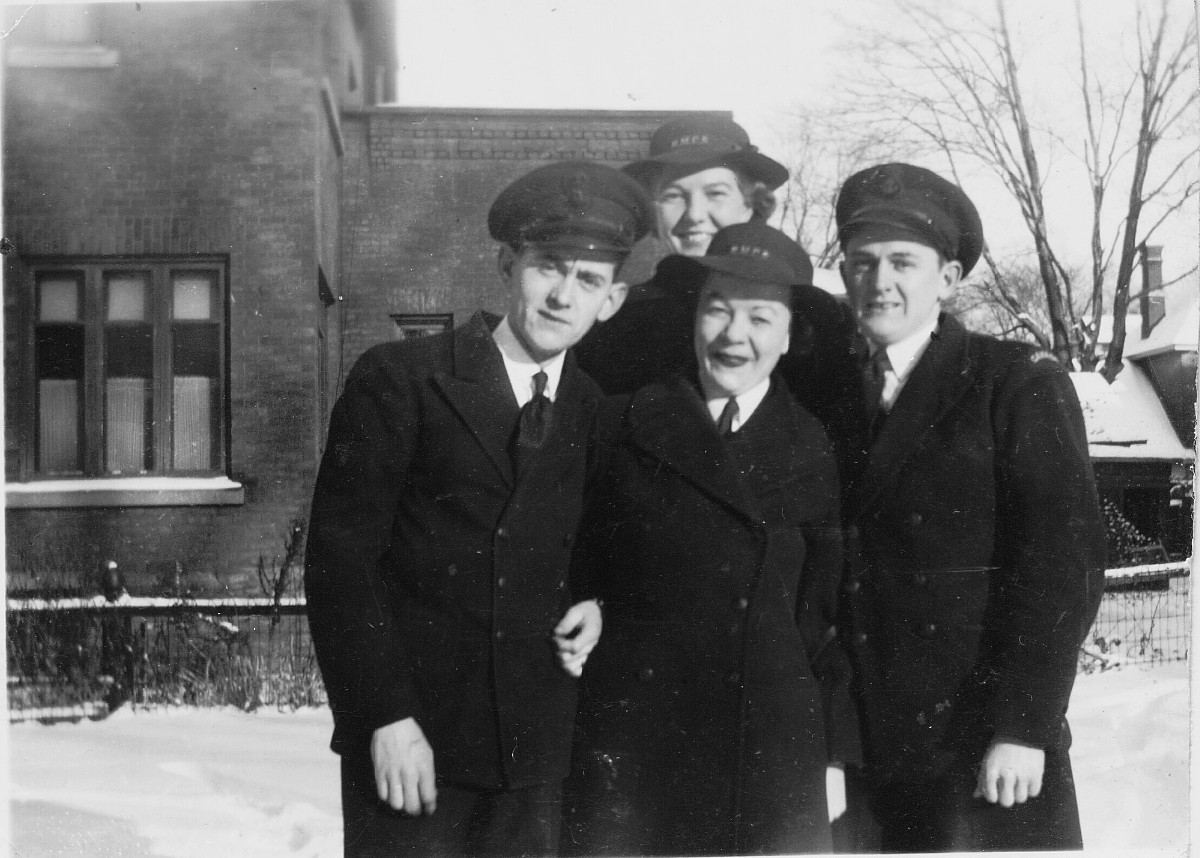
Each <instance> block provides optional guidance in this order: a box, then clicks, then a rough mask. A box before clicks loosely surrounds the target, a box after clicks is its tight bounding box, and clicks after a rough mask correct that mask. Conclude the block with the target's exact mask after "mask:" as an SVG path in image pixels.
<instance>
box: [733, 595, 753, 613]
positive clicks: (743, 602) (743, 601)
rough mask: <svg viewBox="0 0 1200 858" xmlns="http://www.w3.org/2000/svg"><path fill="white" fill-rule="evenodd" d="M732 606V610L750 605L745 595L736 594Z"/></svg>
mask: <svg viewBox="0 0 1200 858" xmlns="http://www.w3.org/2000/svg"><path fill="white" fill-rule="evenodd" d="M733 607H734V610H737V611H744V610H746V609H747V608H748V607H750V600H749V599H747V598H746V597H745V596H738V597H737V598H736V599H734V600H733Z"/></svg>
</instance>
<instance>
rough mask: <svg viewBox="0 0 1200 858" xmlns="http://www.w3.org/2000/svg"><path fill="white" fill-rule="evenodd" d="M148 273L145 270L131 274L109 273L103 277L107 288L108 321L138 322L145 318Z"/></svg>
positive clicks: (106, 316) (106, 317)
mask: <svg viewBox="0 0 1200 858" xmlns="http://www.w3.org/2000/svg"><path fill="white" fill-rule="evenodd" d="M147 282H149V275H148V274H146V273H145V272H136V273H132V274H124V273H123V274H109V275H108V276H107V277H106V278H105V285H106V286H107V288H108V311H107V314H106V315H105V319H106V320H107V321H109V322H140V321H142V320H143V319H145V318H146V291H147V290H146V284H147Z"/></svg>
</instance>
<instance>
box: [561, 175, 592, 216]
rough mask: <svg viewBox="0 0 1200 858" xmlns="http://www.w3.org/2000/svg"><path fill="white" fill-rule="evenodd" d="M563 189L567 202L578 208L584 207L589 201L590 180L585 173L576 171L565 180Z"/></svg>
mask: <svg viewBox="0 0 1200 858" xmlns="http://www.w3.org/2000/svg"><path fill="white" fill-rule="evenodd" d="M563 191H564V193H565V195H566V198H567V202H568V203H570V204H571V206H572V207H574V208H576V209H583V208H585V207H586V206H587V203H588V197H589V194H588V180H587V176H585V175H584V174H583V173H575V174H573V175H572V176H570V177H568V178H566V179H564V180H563Z"/></svg>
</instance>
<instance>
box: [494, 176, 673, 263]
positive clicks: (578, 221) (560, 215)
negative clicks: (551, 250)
mask: <svg viewBox="0 0 1200 858" xmlns="http://www.w3.org/2000/svg"><path fill="white" fill-rule="evenodd" d="M653 218H654V209H653V207H652V204H651V202H650V198H649V197H648V196H646V192H645V191H644V190H643V189H642V186H641V185H639V184H638V183H637V182H635V181H633V180H632V179H631V178H629V177H628V176H626V175H625V174H624V173H622V172H620V171H619V170H614V169H613V168H611V167H605V166H603V165H601V164H597V163H594V162H592V161H560V162H557V163H554V164H549V165H547V166H545V167H538V168H537V169H536V170H534V171H532V172H530V173H526V174H525V175H524V176H522V177H521V178H519V179H517V180H516V181H515V182H513V183H512V184H511V185H509V186H508V187H507V188H505V189H504V190H503V191H501V192H500V195H499V196H498V197H496V201H495V202H494V203H492V207H491V209H490V210H489V211H488V231H489V232H490V233H491V234H492V238H494V239H496V240H497V241H503V242H504V243H505V244H509V245H512V246H513V247H520V246H521V245H524V244H538V245H543V246H549V247H561V248H564V249H570V250H583V251H597V252H602V253H618V254H622V253H629V251H630V250H631V249H632V248H633V245H634V244H635V243H636V242H637V241H638V239H640V238H642V237H643V236H645V235H646V233H647V232H649V231H650V225H651V223H652V222H653Z"/></svg>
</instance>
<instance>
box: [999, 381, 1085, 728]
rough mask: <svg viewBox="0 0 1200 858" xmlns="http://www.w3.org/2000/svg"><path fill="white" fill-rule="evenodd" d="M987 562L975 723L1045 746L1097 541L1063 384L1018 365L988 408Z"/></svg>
mask: <svg viewBox="0 0 1200 858" xmlns="http://www.w3.org/2000/svg"><path fill="white" fill-rule="evenodd" d="M994 427H995V440H996V446H997V458H996V484H997V497H996V505H997V509H996V516H997V525H998V526H997V531H996V541H997V558H998V560H999V561H1000V562H999V566H1000V568H1001V569H1002V570H1003V573H1002V575H1003V577H1002V579H1001V580H1000V581H999V586H998V591H997V598H996V599H995V600H994V601H993V602H992V604H991V606H990V608H991V609H992V611H993V617H992V618H989V621H988V622H987V626H988V627H989V628H990V629H992V630H993V631H994V634H995V637H996V639H995V640H994V641H993V642H992V646H991V647H989V649H990V650H991V654H992V658H991V659H989V667H990V668H991V671H992V672H991V675H990V676H989V677H987V681H989V682H990V684H992V685H993V693H992V694H991V695H990V704H989V707H988V711H987V713H986V717H987V720H988V721H989V723H990V726H991V728H992V729H993V730H994V734H995V735H996V736H1000V737H1005V738H1009V739H1015V740H1018V741H1021V742H1026V743H1028V744H1031V745H1035V746H1040V747H1051V746H1053V745H1055V744H1056V743H1057V741H1058V738H1059V733H1060V730H1061V723H1062V716H1063V715H1064V710H1065V708H1066V703H1067V700H1068V699H1069V697H1070V693H1071V687H1072V685H1073V683H1074V679H1075V672H1076V659H1077V657H1078V647H1079V645H1080V644H1081V643H1082V642H1083V640H1084V639H1085V637H1086V635H1087V632H1088V629H1089V628H1090V627H1091V624H1092V621H1093V620H1094V619H1095V616H1096V611H1097V609H1098V607H1099V604H1100V597H1101V595H1102V593H1103V590H1104V560H1105V558H1104V532H1103V526H1102V523H1101V520H1100V514H1099V504H1098V501H1097V497H1096V489H1095V481H1094V478H1093V476H1092V468H1091V461H1090V459H1089V456H1088V447H1087V435H1086V430H1085V428H1084V422H1083V415H1082V412H1081V410H1080V407H1079V402H1078V399H1077V397H1076V394H1075V390H1074V387H1073V386H1072V384H1071V381H1070V377H1069V376H1068V374H1067V373H1066V371H1065V370H1063V368H1062V367H1061V366H1060V365H1059V364H1057V363H1056V362H1054V361H1052V360H1050V359H1048V358H1047V359H1042V360H1036V359H1035V360H1033V361H1029V360H1024V361H1020V362H1019V363H1018V364H1017V366H1016V367H1015V368H1014V370H1013V371H1012V372H1011V373H1010V374H1009V379H1008V383H1006V384H1005V385H1004V387H1003V388H1002V389H1001V390H1000V391H998V396H997V401H996V408H995V423H994Z"/></svg>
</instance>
